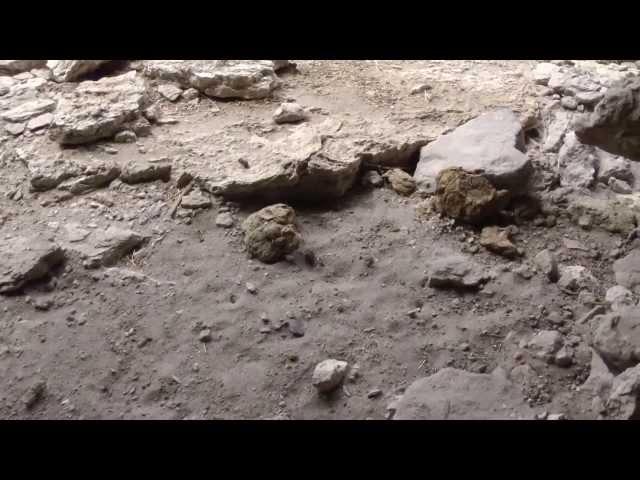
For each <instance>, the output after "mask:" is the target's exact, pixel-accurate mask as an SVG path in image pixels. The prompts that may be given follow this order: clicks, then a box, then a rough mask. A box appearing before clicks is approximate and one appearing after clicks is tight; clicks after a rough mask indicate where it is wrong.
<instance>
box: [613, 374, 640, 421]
mask: <svg viewBox="0 0 640 480" xmlns="http://www.w3.org/2000/svg"><path fill="white" fill-rule="evenodd" d="M639 401H640V365H637V366H635V367H633V368H629V369H627V370H625V371H624V372H622V373H621V374H620V375H618V376H617V377H615V378H614V379H613V382H612V384H611V391H610V393H609V398H608V399H607V402H606V404H605V408H606V413H607V417H609V418H615V419H618V420H638V419H639V418H640V405H639V404H638V402H639Z"/></svg>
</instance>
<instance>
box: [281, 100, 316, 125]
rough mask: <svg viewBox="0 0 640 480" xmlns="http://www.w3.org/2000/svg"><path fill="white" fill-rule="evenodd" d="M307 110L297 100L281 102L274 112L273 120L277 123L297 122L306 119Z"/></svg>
mask: <svg viewBox="0 0 640 480" xmlns="http://www.w3.org/2000/svg"><path fill="white" fill-rule="evenodd" d="M307 117H308V115H307V112H306V111H305V110H304V108H302V106H300V105H299V104H297V103H295V102H285V103H283V104H281V105H280V106H279V107H278V109H277V110H276V111H275V113H274V114H273V121H274V122H276V123H297V122H301V121H303V120H306V119H307Z"/></svg>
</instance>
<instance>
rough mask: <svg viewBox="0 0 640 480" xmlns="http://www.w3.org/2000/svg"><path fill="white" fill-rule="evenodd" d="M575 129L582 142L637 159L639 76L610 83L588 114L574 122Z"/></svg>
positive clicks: (639, 150) (639, 155)
mask: <svg viewBox="0 0 640 480" xmlns="http://www.w3.org/2000/svg"><path fill="white" fill-rule="evenodd" d="M575 130H576V135H577V136H578V138H579V139H580V141H581V142H582V143H586V144H589V145H595V146H598V147H600V148H602V149H603V150H606V151H608V152H610V153H612V154H615V155H622V156H623V157H626V158H630V159H631V160H640V78H638V77H632V78H630V79H625V80H622V81H621V82H619V83H617V84H616V85H614V86H612V87H611V88H610V89H609V90H607V92H606V93H605V96H604V98H603V99H602V100H601V101H600V103H598V105H596V107H595V109H594V111H593V112H592V113H591V114H588V115H583V116H581V117H580V118H579V119H578V120H577V121H576V123H575Z"/></svg>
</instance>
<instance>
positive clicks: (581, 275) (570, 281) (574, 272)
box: [558, 265, 598, 291]
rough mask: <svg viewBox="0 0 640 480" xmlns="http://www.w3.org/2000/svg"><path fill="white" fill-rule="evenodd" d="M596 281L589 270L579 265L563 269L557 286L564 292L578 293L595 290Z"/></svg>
mask: <svg viewBox="0 0 640 480" xmlns="http://www.w3.org/2000/svg"><path fill="white" fill-rule="evenodd" d="M597 284H598V281H597V280H596V279H595V277H594V276H593V275H592V274H591V272H590V271H589V270H587V269H586V268H585V267H583V266H580V265H572V266H569V267H563V268H562V269H561V271H560V278H559V279H558V286H559V287H560V288H562V289H565V290H571V291H578V290H582V289H587V290H588V289H592V288H595V287H596V286H597Z"/></svg>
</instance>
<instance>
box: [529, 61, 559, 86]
mask: <svg viewBox="0 0 640 480" xmlns="http://www.w3.org/2000/svg"><path fill="white" fill-rule="evenodd" d="M559 70H560V67H558V66H557V65H554V64H553V63H548V62H542V63H539V64H538V65H536V68H535V69H534V70H533V80H534V81H535V83H536V84H537V85H544V86H546V85H548V84H549V79H550V78H551V75H553V74H554V73H556V72H558V71H559Z"/></svg>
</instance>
